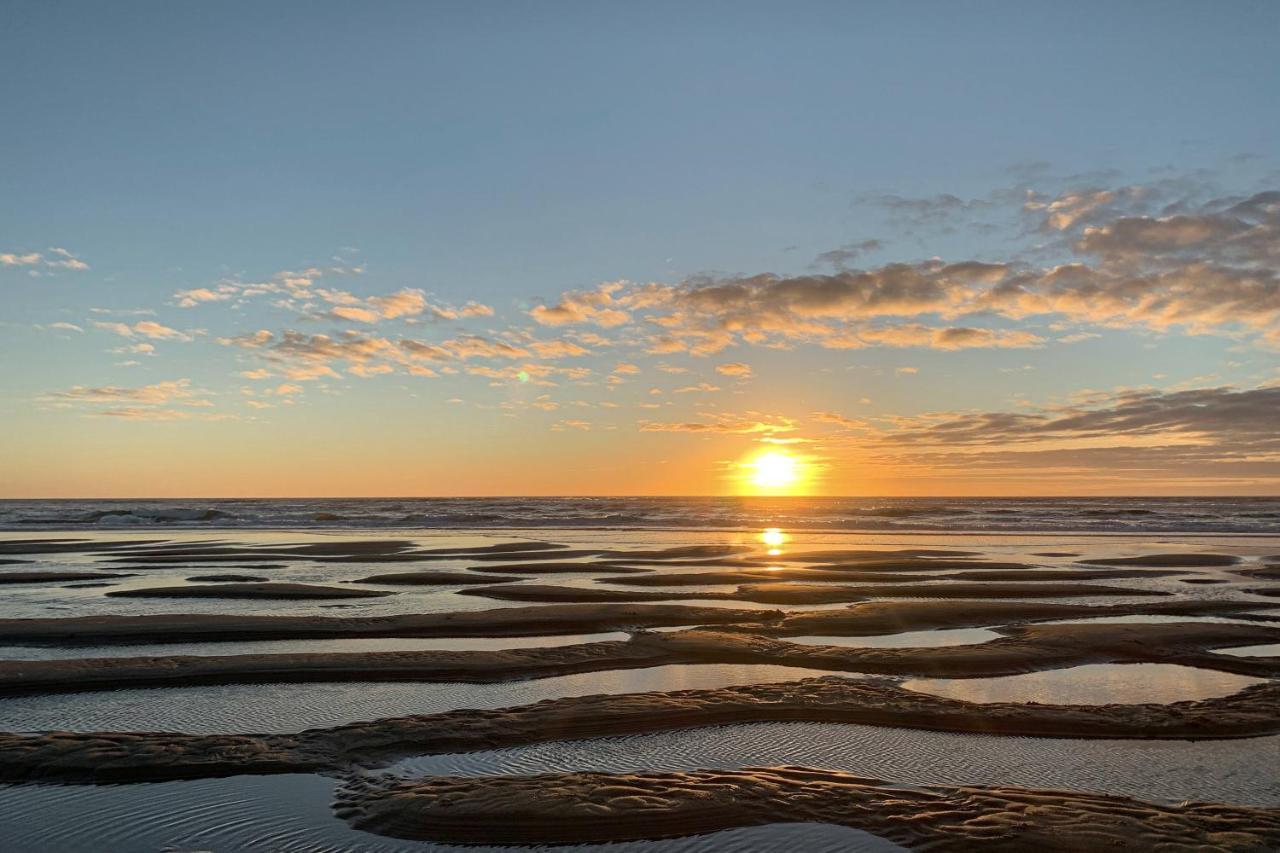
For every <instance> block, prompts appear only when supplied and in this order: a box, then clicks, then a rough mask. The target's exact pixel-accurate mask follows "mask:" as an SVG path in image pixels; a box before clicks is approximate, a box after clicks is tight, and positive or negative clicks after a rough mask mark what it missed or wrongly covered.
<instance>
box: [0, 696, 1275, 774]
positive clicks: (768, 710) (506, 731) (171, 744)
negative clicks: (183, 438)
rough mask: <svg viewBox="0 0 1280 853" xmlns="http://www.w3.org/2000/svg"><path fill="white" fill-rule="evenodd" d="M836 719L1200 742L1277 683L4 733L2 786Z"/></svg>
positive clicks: (1216, 735) (1256, 722)
mask: <svg viewBox="0 0 1280 853" xmlns="http://www.w3.org/2000/svg"><path fill="white" fill-rule="evenodd" d="M780 721H785V722H797V721H807V722H831V723H856V724H863V725H876V726H893V727H897V728H913V729H925V730H930V731H942V732H961V733H964V732H967V733H975V734H986V735H1005V736H1021V737H1074V738H1103V739H1115V738H1126V739H1152V740H1154V739H1185V740H1209V739H1222V738H1241V737H1257V736H1261V735H1267V734H1274V733H1277V732H1280V685H1277V684H1263V685H1256V686H1253V687H1248V688H1245V689H1244V690H1241V691H1239V692H1238V693H1235V694H1233V695H1230V696H1225V697H1217V698H1211V699H1204V700H1200V701H1195V702H1177V703H1171V704H1154V703H1153V704H1142V705H1104V706H1091V705H1043V704H1023V703H973V702H964V701H959V700H956V699H948V698H944V697H940V696H935V695H931V694H928V693H921V692H916V691H913V690H905V689H903V688H902V687H899V686H897V685H895V684H892V683H889V682H886V681H882V680H853V679H848V678H842V677H838V676H828V677H824V678H809V679H804V680H801V681H793V682H782V683H777V684H755V685H747V686H741V687H725V688H720V689H712V690H684V691H675V692H650V693H633V694H615V695H593V696H580V697H572V698H566V699H556V700H547V701H543V702H538V703H535V704H532V705H524V706H519V707H514V708H501V709H497V710H492V711H486V710H471V709H468V710H460V711H453V712H447V713H442V714H432V715H425V716H411V717H399V718H388V719H382V720H376V721H373V722H368V723H353V724H351V725H346V726H337V727H334V728H329V729H309V730H307V731H304V732H298V733H295V734H281V735H259V734H246V735H231V734H225V735H187V734H170V733H165V734H161V733H146V732H94V733H85V734H73V733H69V732H54V733H49V734H43V735H17V734H0V779H6V780H23V781H59V782H88V783H103V782H124V781H158V780H163V779H190V778H208V777H215V776H228V775H238V774H246V773H254V774H261V773H297V772H319V771H337V770H344V769H350V768H351V767H353V766H360V767H366V768H373V767H378V766H382V765H384V764H386V763H389V762H391V761H394V760H396V759H399V758H402V757H404V756H411V755H436V754H444V753H457V752H474V751H477V750H488V749H495V748H499V747H511V746H522V745H526V744H531V743H538V742H542V741H550V740H581V739H585V738H596V737H605V736H613V735H619V734H634V733H650V732H659V731H670V730H675V729H685V728H693V727H701V726H715V725H727V724H734V723H755V722H780Z"/></svg>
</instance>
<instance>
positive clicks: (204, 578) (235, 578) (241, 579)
mask: <svg viewBox="0 0 1280 853" xmlns="http://www.w3.org/2000/svg"><path fill="white" fill-rule="evenodd" d="M187 580H188V581H190V582H191V583H266V582H267V578H264V577H260V576H259V575H230V574H228V575H192V576H191V577H189V578H187Z"/></svg>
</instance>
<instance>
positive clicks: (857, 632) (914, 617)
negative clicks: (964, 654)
mask: <svg viewBox="0 0 1280 853" xmlns="http://www.w3.org/2000/svg"><path fill="white" fill-rule="evenodd" d="M1257 607H1258V605H1257V603H1252V602H1241V601H1161V602H1151V603H1144V604H1119V605H1104V604H1052V603H1049V602H1031V601H1008V602H1005V601H966V602H965V603H964V606H963V607H957V606H956V605H955V604H954V603H952V602H949V601H927V600H916V601H867V602H862V603H860V604H855V605H853V606H852V607H847V608H841V609H835V610H812V611H808V612H804V613H790V614H787V616H786V617H785V618H784V619H782V620H780V621H777V622H772V623H769V624H766V625H743V626H740V627H734V628H732V629H730V630H744V631H750V632H753V633H760V634H767V635H771V636H780V637H785V636H806V635H812V634H816V635H820V636H842V637H857V636H876V635H882V634H897V633H901V632H903V631H922V630H928V629H935V628H974V627H979V628H980V627H986V626H988V625H1009V624H1013V623H1018V622H1053V621H1059V620H1066V619H1087V618H1092V617H1106V616H1148V615H1155V616H1223V615H1229V616H1235V617H1238V618H1243V619H1256V620H1258V621H1266V620H1267V618H1268V617H1265V616H1256V615H1253V614H1251V613H1250V611H1252V610H1256V609H1257Z"/></svg>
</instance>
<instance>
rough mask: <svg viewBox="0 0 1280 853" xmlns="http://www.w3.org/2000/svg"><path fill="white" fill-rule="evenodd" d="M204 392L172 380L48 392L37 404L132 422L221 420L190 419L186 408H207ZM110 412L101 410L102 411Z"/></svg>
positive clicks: (208, 414) (207, 416)
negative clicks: (74, 409) (149, 383)
mask: <svg viewBox="0 0 1280 853" xmlns="http://www.w3.org/2000/svg"><path fill="white" fill-rule="evenodd" d="M208 394H209V392H208V391H202V390H199V389H196V388H193V387H192V385H191V380H190V379H173V380H168V381H165V382H156V383H153V384H151V385H143V386H141V387H136V388H129V387H122V386H119V385H100V386H89V385H73V386H71V387H70V388H68V389H67V390H65V391H51V392H49V393H47V394H44V395H42V396H40V397H39V398H38V400H39V401H40V402H41V403H45V404H47V405H51V406H53V407H54V408H79V409H81V410H82V411H83V412H84V414H85V415H87V416H90V417H107V418H118V419H121V420H132V421H172V420H188V419H191V418H193V417H198V418H199V419H200V420H223V419H224V418H225V416H223V415H219V414H216V413H212V412H203V413H200V414H199V415H194V414H192V413H190V412H186V411H183V410H182V409H175V408H172V406H173V404H177V405H180V406H183V407H187V408H197V409H201V408H211V407H212V406H213V403H212V402H211V401H210V400H208V399H207V395H208ZM104 406H105V407H110V408H103V407H104Z"/></svg>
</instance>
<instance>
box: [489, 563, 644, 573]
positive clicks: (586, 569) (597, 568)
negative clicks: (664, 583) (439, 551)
mask: <svg viewBox="0 0 1280 853" xmlns="http://www.w3.org/2000/svg"><path fill="white" fill-rule="evenodd" d="M468 570H469V571H473V572H493V573H496V574H507V575H556V574H582V575H596V574H619V575H629V574H645V573H649V572H651V571H652V570H651V569H640V568H634V567H632V566H621V565H618V564H617V563H600V562H593V563H499V564H498V565H496V566H470V567H468Z"/></svg>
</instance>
